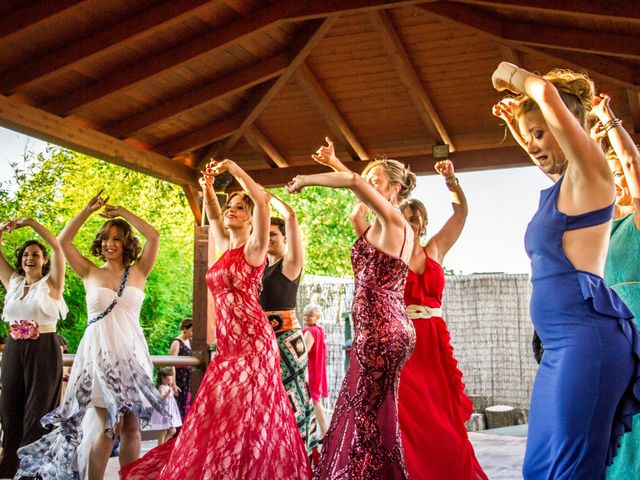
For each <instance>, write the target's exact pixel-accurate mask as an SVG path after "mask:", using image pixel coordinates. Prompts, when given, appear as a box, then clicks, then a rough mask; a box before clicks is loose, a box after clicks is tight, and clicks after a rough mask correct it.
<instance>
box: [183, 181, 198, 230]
mask: <svg viewBox="0 0 640 480" xmlns="http://www.w3.org/2000/svg"><path fill="white" fill-rule="evenodd" d="M182 190H183V191H184V194H185V197H186V198H187V202H188V203H189V207H190V208H191V211H192V212H193V217H194V218H195V223H196V225H200V224H202V204H201V203H200V200H199V197H198V189H197V188H196V186H195V183H188V184H186V185H183V186H182Z"/></svg>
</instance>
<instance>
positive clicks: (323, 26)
mask: <svg viewBox="0 0 640 480" xmlns="http://www.w3.org/2000/svg"><path fill="white" fill-rule="evenodd" d="M337 20H338V17H337V16H330V17H328V18H327V19H326V20H323V21H319V22H318V21H314V22H312V24H310V25H305V27H303V28H304V34H303V37H302V39H301V41H300V42H299V43H300V44H301V46H300V48H299V49H298V51H297V54H296V55H295V57H294V58H293V59H292V61H291V63H290V64H289V68H287V69H286V70H285V71H284V72H282V74H281V75H280V77H279V78H278V79H277V80H276V81H275V82H274V83H273V85H271V87H270V88H269V89H268V90H267V92H266V93H265V94H264V96H262V98H260V100H259V101H258V102H257V103H256V104H255V105H254V106H253V108H251V110H250V111H249V112H248V113H247V115H246V117H245V118H244V120H243V121H242V123H241V124H240V126H239V127H238V129H237V130H236V131H235V133H234V134H233V135H231V137H230V138H229V139H228V140H227V142H226V143H225V144H224V145H223V147H222V149H221V150H220V152H217V153H216V154H215V155H206V157H209V156H214V157H223V156H226V155H227V154H228V153H229V151H231V148H233V146H234V145H235V144H236V142H237V141H238V140H240V138H242V136H243V135H244V132H245V131H246V130H247V129H248V128H249V127H250V126H251V125H252V124H253V122H255V120H256V119H257V118H258V116H259V115H260V114H261V113H262V111H263V110H264V109H265V108H266V107H267V105H268V104H269V103H270V102H271V100H272V99H273V98H274V97H275V96H276V95H277V94H278V93H279V92H280V90H282V87H284V86H285V85H286V84H287V82H288V81H289V80H290V79H291V77H292V76H293V74H294V73H295V71H296V70H297V69H298V67H299V66H300V65H302V63H303V62H304V61H305V60H306V58H307V57H308V56H309V54H310V53H311V51H312V50H313V49H314V48H315V46H316V45H317V44H318V43H319V42H320V40H322V38H324V36H325V35H326V34H327V32H328V31H329V30H330V29H331V27H333V25H334V24H335V22H336V21H337ZM210 153H213V152H210Z"/></svg>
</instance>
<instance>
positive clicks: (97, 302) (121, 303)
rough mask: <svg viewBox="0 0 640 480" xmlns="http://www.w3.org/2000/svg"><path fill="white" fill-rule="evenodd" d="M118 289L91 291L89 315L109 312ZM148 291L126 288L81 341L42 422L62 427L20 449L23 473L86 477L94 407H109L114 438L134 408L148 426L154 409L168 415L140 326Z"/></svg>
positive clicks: (72, 479)
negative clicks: (60, 397)
mask: <svg viewBox="0 0 640 480" xmlns="http://www.w3.org/2000/svg"><path fill="white" fill-rule="evenodd" d="M116 296H117V293H116V292H115V291H113V290H111V289H109V288H102V287H98V288H94V289H92V290H90V291H89V292H87V296H86V300H87V310H88V312H87V313H88V318H89V319H92V318H95V317H96V316H98V315H99V314H100V313H102V312H104V311H105V309H106V308H107V307H108V306H109V305H110V304H111V302H112V301H113V299H114V298H116ZM143 300H144V292H143V291H142V290H140V289H139V288H136V287H131V286H127V287H125V288H124V290H123V292H122V295H121V296H120V298H118V303H117V304H116V306H115V307H114V308H113V310H112V311H111V312H110V313H109V314H107V315H106V316H105V317H104V318H102V319H101V320H98V321H97V322H95V323H93V324H91V325H89V326H88V327H87V329H86V330H85V333H84V335H83V337H82V340H81V341H80V345H78V351H77V353H76V357H75V361H74V363H73V367H72V369H71V376H70V378H69V383H68V387H67V391H66V394H65V397H64V401H63V403H62V405H61V406H60V407H58V408H57V409H55V410H53V411H52V412H50V413H48V414H47V415H46V416H45V417H44V418H43V419H42V423H43V424H45V425H53V426H57V427H59V428H57V429H55V430H54V431H52V432H51V433H49V434H47V435H45V436H44V437H42V438H41V439H40V440H38V441H37V442H34V443H32V444H30V445H27V446H25V447H22V448H21V449H20V450H18V455H19V456H20V469H19V470H18V473H17V474H16V478H19V477H20V476H35V475H38V476H40V478H42V479H43V480H49V479H51V480H53V479H55V480H78V479H80V480H82V479H84V478H85V473H86V466H87V462H88V454H89V450H90V448H91V443H92V441H93V439H94V438H95V436H96V434H97V433H98V429H99V423H98V421H97V415H96V414H95V411H94V409H93V408H91V407H94V406H97V407H102V408H104V409H106V411H107V414H108V420H107V424H106V428H105V433H106V434H107V435H109V436H111V437H113V435H114V429H115V427H116V425H117V424H118V422H119V421H120V418H121V417H122V415H123V414H124V413H128V412H132V413H133V414H134V415H135V416H136V417H138V420H139V422H140V427H141V428H145V427H146V426H147V425H149V422H150V419H151V415H152V413H153V411H154V410H156V411H158V412H161V413H162V414H163V415H167V412H166V411H165V407H164V401H163V399H162V397H161V396H160V394H159V393H158V390H157V389H156V388H155V386H154V383H153V379H152V375H153V364H152V362H151V357H150V356H149V348H148V346H147V341H146V339H145V338H144V334H143V332H142V328H141V327H140V322H139V317H140V308H141V307H142V302H143Z"/></svg>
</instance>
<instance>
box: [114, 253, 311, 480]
mask: <svg viewBox="0 0 640 480" xmlns="http://www.w3.org/2000/svg"><path fill="white" fill-rule="evenodd" d="M263 269H264V265H262V266H260V267H254V266H251V265H249V264H248V263H247V262H246V260H245V258H244V247H239V248H236V249H233V250H228V251H227V252H225V253H224V254H223V255H222V256H221V257H220V259H219V260H218V261H217V262H216V264H215V265H214V266H213V267H212V268H211V269H210V270H209V272H208V273H207V284H208V286H209V289H210V290H211V292H212V294H213V296H214V299H215V305H216V312H217V321H216V335H217V352H216V355H215V356H214V357H213V359H212V361H211V363H210V364H209V367H208V369H207V373H206V375H205V377H204V379H203V381H202V384H201V385H200V388H199V390H198V393H197V394H196V398H195V400H194V402H193V406H192V408H191V410H190V411H189V414H188V415H187V418H186V419H185V422H184V425H183V427H182V430H181V431H180V433H179V435H178V438H177V439H176V440H171V441H169V442H167V443H164V444H162V445H160V446H159V447H157V448H154V449H153V450H151V451H150V452H149V453H147V454H146V455H145V456H144V457H143V458H141V459H140V460H137V461H136V462H134V463H133V464H129V465H127V466H126V467H124V468H123V469H122V470H121V472H120V474H121V478H122V479H126V480H132V479H133V480H151V479H156V478H157V479H162V480H167V479H175V480H214V479H215V480H236V479H255V480H275V479H288V480H303V479H308V478H309V475H310V472H309V462H308V460H307V454H306V452H305V449H304V445H303V443H302V438H301V437H300V434H299V433H298V428H297V425H296V421H295V418H294V416H293V412H292V410H291V406H290V405H289V400H288V399H287V396H286V394H285V391H284V388H283V386H282V380H281V378H280V361H279V352H278V345H277V343H276V337H275V334H274V332H273V328H272V327H271V324H270V323H269V321H268V320H267V318H266V317H265V316H264V314H263V313H262V309H261V307H260V304H259V303H258V291H259V288H260V285H261V283H260V279H261V275H262V270H263Z"/></svg>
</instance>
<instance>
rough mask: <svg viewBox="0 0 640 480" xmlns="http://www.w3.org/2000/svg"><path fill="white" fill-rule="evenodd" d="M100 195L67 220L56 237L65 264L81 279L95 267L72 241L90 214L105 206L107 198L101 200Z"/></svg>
mask: <svg viewBox="0 0 640 480" xmlns="http://www.w3.org/2000/svg"><path fill="white" fill-rule="evenodd" d="M101 194H102V190H100V192H99V193H98V194H97V195H96V196H95V197H93V198H92V199H91V200H89V203H88V204H87V206H86V207H84V208H83V209H82V210H81V211H80V213H78V214H77V215H76V216H75V217H73V218H72V219H71V220H69V223H67V225H66V226H65V227H64V228H63V229H62V231H61V232H60V234H59V235H58V242H60V246H61V247H62V251H63V252H64V256H65V257H66V259H67V262H69V265H70V266H71V269H72V270H73V271H74V272H76V273H77V274H78V275H79V276H80V278H83V279H84V278H86V277H87V275H89V271H90V270H91V269H92V268H97V267H96V266H95V265H94V264H93V263H92V262H91V260H89V259H88V258H86V257H85V256H83V255H82V254H81V253H80V251H79V250H78V249H77V248H76V246H75V245H74V244H73V239H74V238H75V236H76V235H77V233H78V230H80V227H82V225H84V222H86V221H87V219H88V218H89V217H90V216H91V214H92V213H93V212H95V211H97V210H99V209H101V208H102V207H103V206H104V205H105V204H106V202H107V200H109V197H107V198H102V197H101Z"/></svg>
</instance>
